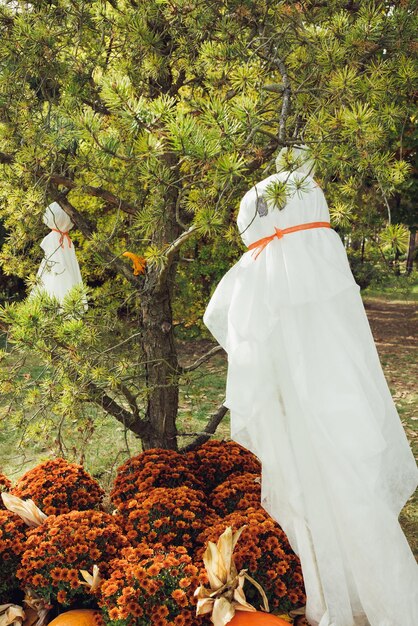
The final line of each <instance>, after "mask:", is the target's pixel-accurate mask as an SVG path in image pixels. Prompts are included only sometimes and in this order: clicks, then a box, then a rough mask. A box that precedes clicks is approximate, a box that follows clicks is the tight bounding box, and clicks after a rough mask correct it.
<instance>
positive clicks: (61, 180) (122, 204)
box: [49, 174, 138, 215]
mask: <svg viewBox="0 0 418 626" xmlns="http://www.w3.org/2000/svg"><path fill="white" fill-rule="evenodd" d="M49 180H50V181H51V182H52V183H54V184H55V185H64V187H67V189H75V188H78V189H80V191H82V192H83V193H86V194H87V195H88V196H95V197H97V198H102V199H103V200H105V201H106V202H107V203H108V204H111V205H113V206H115V207H117V208H118V209H121V211H124V212H125V213H129V214H130V215H135V213H137V211H138V209H137V207H135V206H134V205H133V204H130V203H129V202H126V200H122V198H119V197H118V196H115V194H113V193H112V192H111V191H108V190H107V189H104V188H103V187H92V186H91V185H77V183H76V182H75V181H74V180H72V178H67V177H66V176H60V175H59V174H52V176H50V178H49Z"/></svg>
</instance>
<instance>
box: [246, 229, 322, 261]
mask: <svg viewBox="0 0 418 626" xmlns="http://www.w3.org/2000/svg"><path fill="white" fill-rule="evenodd" d="M310 228H331V224H330V223H329V222H307V223H306V224H297V225H296V226H290V227H289V228H282V229H281V228H276V227H275V228H274V230H275V233H274V235H269V236H268V237H263V238H262V239H258V240H257V241H254V242H253V243H250V245H249V246H248V250H256V252H255V254H254V252H253V254H252V256H253V257H254V260H255V259H256V258H257V257H258V255H259V254H260V252H262V251H263V250H264V248H265V247H266V246H267V245H268V244H269V243H270V241H273V239H275V238H276V237H277V239H281V238H282V237H283V236H284V235H287V234H288V233H295V232H296V231H298V230H309V229H310Z"/></svg>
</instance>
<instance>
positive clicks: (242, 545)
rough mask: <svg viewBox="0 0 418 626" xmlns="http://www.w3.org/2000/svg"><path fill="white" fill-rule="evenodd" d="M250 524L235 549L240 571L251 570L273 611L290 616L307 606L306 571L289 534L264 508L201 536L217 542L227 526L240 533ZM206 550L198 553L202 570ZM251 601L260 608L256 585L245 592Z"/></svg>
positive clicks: (230, 519) (239, 514)
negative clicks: (293, 610) (304, 582)
mask: <svg viewBox="0 0 418 626" xmlns="http://www.w3.org/2000/svg"><path fill="white" fill-rule="evenodd" d="M244 524H247V527H246V528H245V529H244V531H243V533H242V535H241V538H240V540H239V542H238V543H237V546H236V548H235V550H234V560H235V564H236V566H237V569H238V571H239V570H240V569H243V568H244V569H248V573H249V574H250V576H252V577H253V578H254V579H255V580H256V581H257V582H258V583H260V585H261V586H262V587H263V589H264V591H265V592H266V595H267V598H268V601H269V604H270V610H272V611H273V610H278V611H279V612H280V613H287V612H288V611H290V610H292V609H295V608H296V607H299V606H303V605H304V604H305V603H306V595H305V588H304V585H303V577H302V569H301V566H300V561H299V558H298V556H297V555H296V554H295V553H294V552H293V550H292V548H291V547H290V544H289V541H288V539H287V537H286V534H285V533H284V532H283V530H282V529H281V528H280V526H279V525H278V524H277V523H276V522H275V521H274V520H273V519H272V518H271V517H270V516H269V515H268V514H267V513H266V511H264V509H262V508H250V509H248V511H247V512H244V511H237V512H236V513H231V514H230V515H227V516H226V517H225V518H224V519H222V520H221V521H219V522H218V523H217V524H214V525H213V526H211V527H210V528H207V529H206V530H205V531H203V532H202V533H201V535H200V536H199V537H198V541H199V542H200V543H201V544H203V545H206V543H207V541H213V542H215V543H216V541H217V540H218V538H219V536H220V535H221V534H222V533H223V532H224V530H225V528H226V527H227V526H232V527H233V529H234V530H238V529H239V528H241V526H243V525H244ZM203 552H204V547H199V548H198V549H197V550H196V559H195V564H196V565H197V566H198V567H202V555H203ZM245 594H246V598H247V601H248V602H249V603H250V604H253V605H254V606H257V605H260V598H259V596H258V592H257V590H256V589H255V588H253V587H252V585H249V586H248V587H246V589H245Z"/></svg>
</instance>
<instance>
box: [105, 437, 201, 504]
mask: <svg viewBox="0 0 418 626" xmlns="http://www.w3.org/2000/svg"><path fill="white" fill-rule="evenodd" d="M184 485H185V486H186V487H192V488H193V489H201V488H202V483H201V482H200V481H199V480H198V479H197V478H196V476H195V475H194V473H193V472H192V471H191V469H190V467H189V465H188V463H187V461H186V460H185V458H184V455H182V454H179V453H178V452H175V451H174V450H163V449H160V448H152V449H151V450H146V451H145V452H142V453H141V454H138V455H137V456H134V457H132V458H131V459H128V460H127V461H126V462H125V463H124V464H123V465H121V466H120V467H119V468H118V470H117V476H116V479H115V483H114V486H113V489H112V491H111V493H110V497H111V499H112V502H114V503H115V504H116V505H119V504H121V503H122V502H127V501H128V500H131V499H132V498H135V499H137V500H139V499H141V497H146V496H145V495H141V494H146V492H147V491H149V490H150V489H153V488H154V487H181V486H184Z"/></svg>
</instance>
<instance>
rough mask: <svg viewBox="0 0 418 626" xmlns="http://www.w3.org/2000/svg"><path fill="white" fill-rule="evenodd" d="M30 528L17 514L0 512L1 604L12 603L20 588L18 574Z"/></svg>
mask: <svg viewBox="0 0 418 626" xmlns="http://www.w3.org/2000/svg"><path fill="white" fill-rule="evenodd" d="M27 531H28V527H27V526H26V524H25V522H24V521H23V520H22V519H21V518H20V517H19V516H18V515H15V513H12V512H11V511H6V510H0V604H3V603H5V602H11V601H12V600H11V598H12V597H13V594H14V592H15V591H16V590H17V589H18V588H19V581H18V580H17V578H16V572H17V569H18V567H19V564H20V557H21V555H22V553H23V551H24V549H25V541H26V533H27Z"/></svg>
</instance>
